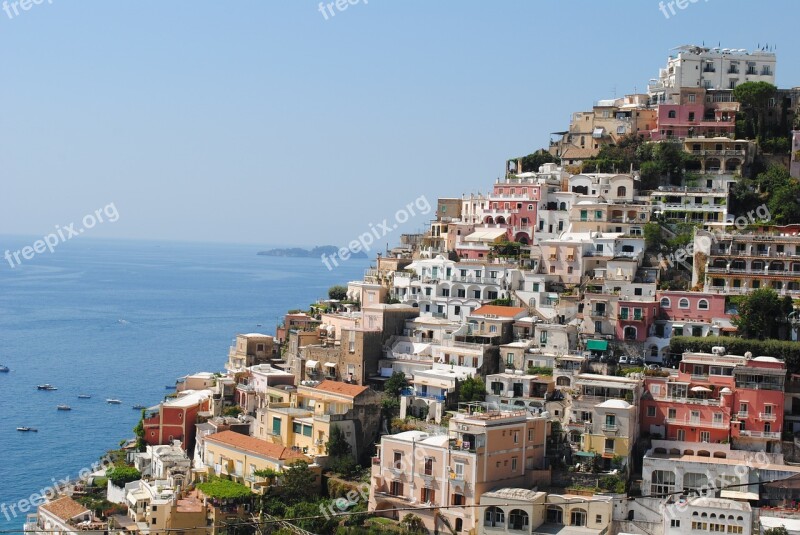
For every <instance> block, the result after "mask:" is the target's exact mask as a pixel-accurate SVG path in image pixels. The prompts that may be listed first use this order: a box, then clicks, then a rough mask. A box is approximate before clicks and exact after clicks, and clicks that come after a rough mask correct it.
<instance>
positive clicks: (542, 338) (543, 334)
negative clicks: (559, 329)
mask: <svg viewBox="0 0 800 535" xmlns="http://www.w3.org/2000/svg"><path fill="white" fill-rule="evenodd" d="M539 343H541V344H546V343H547V331H542V332H540V333H539Z"/></svg>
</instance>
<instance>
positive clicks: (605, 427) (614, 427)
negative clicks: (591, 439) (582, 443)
mask: <svg viewBox="0 0 800 535" xmlns="http://www.w3.org/2000/svg"><path fill="white" fill-rule="evenodd" d="M618 430H619V427H618V426H617V425H616V424H613V425H609V424H603V431H608V432H616V431H618Z"/></svg>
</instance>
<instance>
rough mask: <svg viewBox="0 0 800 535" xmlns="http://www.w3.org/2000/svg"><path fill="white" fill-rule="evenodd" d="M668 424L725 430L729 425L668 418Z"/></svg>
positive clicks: (692, 419) (691, 419) (693, 419)
mask: <svg viewBox="0 0 800 535" xmlns="http://www.w3.org/2000/svg"><path fill="white" fill-rule="evenodd" d="M666 422H667V423H668V424H671V425H692V426H695V427H711V428H714V429H725V428H727V427H728V425H727V424H726V423H725V422H710V421H708V420H705V421H704V420H700V419H695V418H680V419H679V418H667V419H666Z"/></svg>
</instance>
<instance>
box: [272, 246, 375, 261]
mask: <svg viewBox="0 0 800 535" xmlns="http://www.w3.org/2000/svg"><path fill="white" fill-rule="evenodd" d="M338 251H339V248H338V247H336V246H335V245H318V246H316V247H313V248H311V249H302V248H300V247H288V248H285V249H270V250H268V251H259V252H258V253H257V254H259V255H261V256H286V257H290V258H321V257H322V255H328V256H330V255H333V254H335V253H336V252H338ZM350 258H367V255H366V253H364V252H363V251H359V252H357V253H353V252H351V253H350Z"/></svg>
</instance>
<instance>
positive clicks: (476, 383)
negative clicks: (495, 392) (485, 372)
mask: <svg viewBox="0 0 800 535" xmlns="http://www.w3.org/2000/svg"><path fill="white" fill-rule="evenodd" d="M458 399H459V401H462V402H469V401H483V400H485V399H486V384H485V383H484V382H483V379H481V377H480V376H476V377H467V378H466V379H464V380H463V381H461V384H459V385H458Z"/></svg>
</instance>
